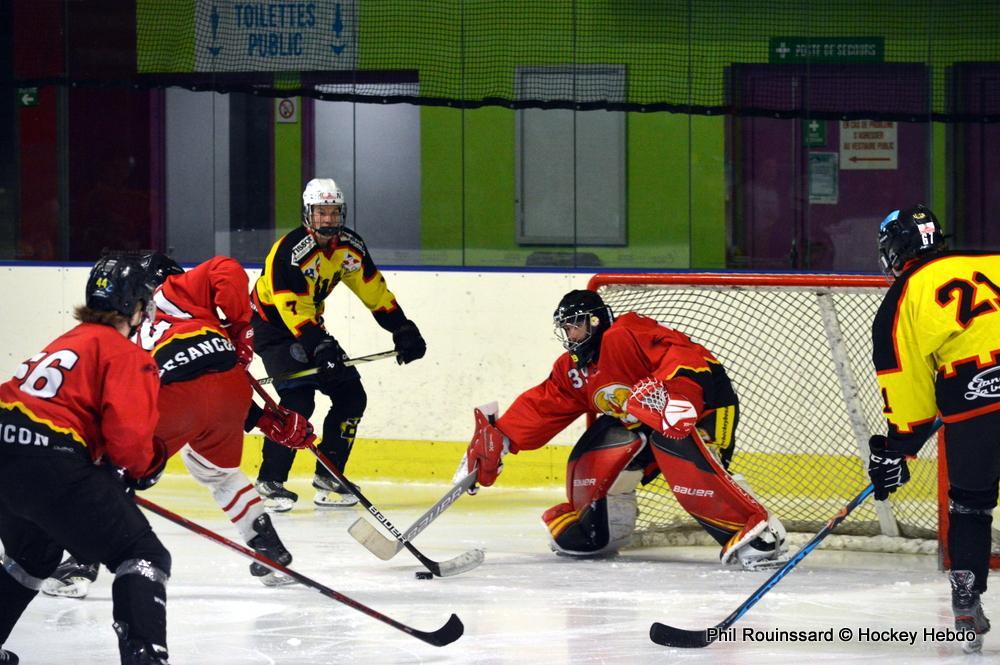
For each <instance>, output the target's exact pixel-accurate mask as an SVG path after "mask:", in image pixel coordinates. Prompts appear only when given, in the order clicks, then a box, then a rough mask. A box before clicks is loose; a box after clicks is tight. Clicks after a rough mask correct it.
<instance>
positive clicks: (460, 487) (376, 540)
mask: <svg viewBox="0 0 1000 665" xmlns="http://www.w3.org/2000/svg"><path fill="white" fill-rule="evenodd" d="M475 483H476V474H475V473H470V474H469V475H467V476H466V477H465V478H463V479H462V480H460V481H458V483H456V484H455V485H453V486H452V487H451V489H449V490H448V491H447V492H446V493H445V495H444V496H443V497H441V498H440V499H438V501H437V503H435V504H434V505H433V506H431V507H430V508H428V509H427V512H425V513H424V514H423V515H421V516H420V517H419V518H418V519H417V521H415V522H414V523H413V524H412V525H411V526H410V528H408V529H407V530H406V531H405V532H404V533H403V535H402V538H401V539H394V540H390V539H389V538H386V537H385V536H383V535H382V534H381V533H379V532H378V530H377V529H376V528H375V527H374V526H372V524H371V522H369V521H368V520H366V519H365V518H363V517H359V518H358V519H357V521H356V522H354V524H352V525H351V527H350V528H349V529H348V530H347V532H348V533H349V534H351V537H352V538H354V539H355V540H356V541H358V542H359V543H361V545H362V546H364V548H365V549H367V550H368V551H369V552H371V553H372V554H374V555H375V556H377V557H378V558H380V559H382V560H383V561H388V560H389V559H391V558H392V557H394V556H396V555H397V554H399V553H400V552H401V551H402V550H403V542H402V541H403V540H406V541H410V540H413V539H414V538H416V537H417V536H418V535H419V534H420V533H421V532H422V531H423V530H424V529H426V528H427V527H428V526H430V524H431V522H433V521H434V520H436V519H437V518H438V517H440V516H441V513H443V512H444V511H446V510H447V509H448V508H449V507H450V506H451V504H453V503H455V501H457V500H458V498H459V497H461V496H462V495H463V494H465V493H466V492H467V491H468V490H469V488H470V487H472V486H473V485H474V484H475Z"/></svg>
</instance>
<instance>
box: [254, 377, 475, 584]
mask: <svg viewBox="0 0 1000 665" xmlns="http://www.w3.org/2000/svg"><path fill="white" fill-rule="evenodd" d="M248 377H249V379H250V385H251V386H252V387H253V389H254V390H255V391H256V392H257V394H258V395H260V397H261V399H263V400H264V402H265V403H266V404H267V406H268V408H270V409H272V410H277V408H278V405H277V403H275V401H274V398H272V397H271V396H270V395H269V394H268V393H267V391H266V390H264V388H263V387H261V385H260V382H258V381H257V380H256V379H255V378H253V377H252V376H249V375H248ZM305 447H306V448H308V449H309V451H310V452H312V454H313V455H315V456H316V459H318V460H319V462H320V464H322V465H323V466H324V467H325V468H326V470H327V471H328V472H329V473H330V475H332V476H333V477H334V478H336V479H337V482H339V483H340V484H341V485H342V486H343V487H345V488H346V489H347V490H348V491H350V493H351V494H353V495H354V496H356V497H357V498H358V501H359V502H361V505H362V506H364V507H365V510H367V511H368V512H369V513H371V514H372V515H373V516H374V517H375V519H377V520H378V521H379V523H381V524H382V526H384V527H385V528H386V529H387V530H388V531H389V533H391V534H392V535H393V536H395V537H396V539H397V540H399V541H400V542H402V544H403V547H405V548H406V549H408V550H409V551H410V553H411V554H413V556H415V557H416V558H417V560H418V561H419V562H420V563H422V564H424V566H425V567H426V568H427V570H429V571H431V573H432V574H434V575H435V576H437V577H450V576H451V575H458V574H461V573H464V572H466V571H468V570H472V569H473V568H475V567H476V566H478V565H479V564H481V563H482V562H483V558H484V555H483V551H482V550H479V549H475V550H469V551H468V552H465V553H464V554H459V555H458V556H457V557H455V558H453V559H448V560H447V561H441V562H438V561H434V560H433V559H430V558H428V557H426V556H424V554H423V552H421V551H420V550H418V549H417V548H416V547H414V546H413V545H412V544H411V543H409V542H407V541H406V539H405V538H404V537H403V534H402V533H400V531H399V529H397V528H396V527H395V526H393V524H392V522H390V521H389V518H387V517H386V516H385V515H383V514H382V511H380V510H379V509H378V508H376V507H375V506H373V505H372V502H371V501H369V500H368V497H366V496H365V495H364V494H362V493H361V490H359V489H358V487H357V485H355V484H354V483H352V482H351V481H349V480H348V479H347V478H345V477H344V474H342V473H341V472H340V471H339V470H338V469H337V467H335V466H334V465H333V463H332V462H331V461H330V460H329V458H327V456H326V455H324V454H323V453H322V452H320V450H319V448H317V447H316V445H315V444H313V443H308V444H306V446H305Z"/></svg>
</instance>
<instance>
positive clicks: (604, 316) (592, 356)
mask: <svg viewBox="0 0 1000 665" xmlns="http://www.w3.org/2000/svg"><path fill="white" fill-rule="evenodd" d="M614 320H615V317H614V314H613V313H612V311H611V308H610V307H608V306H607V305H606V304H604V300H603V299H601V296H599V295H597V293H596V292H595V291H589V290H586V289H576V290H574V291H570V292H569V293H567V294H566V295H564V296H563V297H562V300H560V301H559V306H558V307H556V311H555V312H553V313H552V322H553V323H554V324H555V327H556V337H557V338H559V341H560V342H562V345H563V348H564V349H566V350H567V351H569V353H570V355H571V356H573V359H574V360H575V361H576V364H577V365H578V366H579V367H586V366H587V365H588V364H590V363H592V362H594V361H595V360H597V356H598V354H599V353H600V351H601V338H602V337H603V336H604V331H605V330H607V329H608V328H609V327H610V326H611V323H612V322H613V321H614ZM566 325H572V326H586V329H587V334H586V336H585V337H584V338H583V339H580V340H576V341H574V340H571V339H570V338H569V335H568V334H567V331H566V329H565V328H564V326H566Z"/></svg>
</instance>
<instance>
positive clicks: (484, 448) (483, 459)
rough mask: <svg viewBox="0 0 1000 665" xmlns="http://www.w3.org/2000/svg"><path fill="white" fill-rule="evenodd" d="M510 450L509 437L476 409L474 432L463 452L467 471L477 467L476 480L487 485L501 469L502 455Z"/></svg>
mask: <svg viewBox="0 0 1000 665" xmlns="http://www.w3.org/2000/svg"><path fill="white" fill-rule="evenodd" d="M509 451H510V439H508V438H507V437H506V436H505V435H504V433H503V432H501V431H500V430H499V429H497V427H496V425H494V424H493V423H491V422H490V419H489V418H488V417H487V416H486V414H485V413H483V412H482V411H481V410H480V409H476V432H475V434H473V435H472V441H471V442H470V443H469V449H468V451H466V453H465V457H466V460H467V465H468V466H467V467H466V468H468V470H469V473H472V472H473V471H475V470H476V469H477V468H478V469H479V471H478V473H477V475H476V482H477V483H479V484H480V485H482V486H483V487H489V486H490V485H492V484H493V483H495V482H496V479H497V476H499V475H500V472H501V471H503V456H504V455H506V454H507V453H508V452H509Z"/></svg>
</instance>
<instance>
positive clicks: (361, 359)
mask: <svg viewBox="0 0 1000 665" xmlns="http://www.w3.org/2000/svg"><path fill="white" fill-rule="evenodd" d="M395 357H396V352H395V351H382V352H380V353H372V354H370V355H367V356H358V357H357V358H348V359H347V360H345V361H344V367H354V366H355V365H361V364H363V363H370V362H374V361H376V360H383V359H385V358H395ZM318 372H319V370H318V369H316V368H315V367H310V368H309V369H304V370H302V371H300V372H292V373H291V374H278V375H276V376H265V377H263V378H261V379H257V383H259V384H260V385H262V386H265V385H267V384H269V383H275V382H277V381H288V380H290V379H298V378H301V377H303V376H312V375H313V374H316V373H318Z"/></svg>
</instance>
